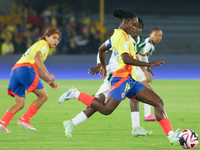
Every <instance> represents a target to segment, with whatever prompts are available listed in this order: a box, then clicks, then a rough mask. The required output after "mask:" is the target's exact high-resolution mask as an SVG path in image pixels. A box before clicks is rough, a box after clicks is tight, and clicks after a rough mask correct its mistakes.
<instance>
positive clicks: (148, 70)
mask: <svg viewBox="0 0 200 150" xmlns="http://www.w3.org/2000/svg"><path fill="white" fill-rule="evenodd" d="M147 72H149V74H151V75H152V77H153V79H155V74H154V72H153V70H151V68H150V67H147Z"/></svg>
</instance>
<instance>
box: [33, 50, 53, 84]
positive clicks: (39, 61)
mask: <svg viewBox="0 0 200 150" xmlns="http://www.w3.org/2000/svg"><path fill="white" fill-rule="evenodd" d="M41 57H42V52H41V51H37V52H36V53H35V56H34V60H35V62H36V64H37V65H38V67H39V68H40V69H41V70H42V71H43V72H44V73H45V75H46V76H47V77H49V79H50V80H52V81H54V80H55V77H54V75H53V74H51V73H49V72H48V70H47V68H46V67H45V65H44V63H43V62H42V59H41Z"/></svg>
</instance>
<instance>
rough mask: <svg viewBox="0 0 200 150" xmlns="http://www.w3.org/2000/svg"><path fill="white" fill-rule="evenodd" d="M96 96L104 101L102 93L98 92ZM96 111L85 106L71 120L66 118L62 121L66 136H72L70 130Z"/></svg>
mask: <svg viewBox="0 0 200 150" xmlns="http://www.w3.org/2000/svg"><path fill="white" fill-rule="evenodd" d="M98 98H99V99H100V100H102V101H103V102H104V101H105V96H104V94H99V96H98ZM95 112H96V110H95V109H93V108H90V107H86V108H85V110H84V111H82V112H80V113H79V114H78V115H76V116H75V117H74V118H73V119H71V120H66V121H63V126H64V128H65V135H66V136H67V137H72V130H73V128H74V127H75V126H77V125H78V124H80V123H82V122H84V121H86V120H87V119H88V118H89V117H91V116H92V115H93V114H94V113H95Z"/></svg>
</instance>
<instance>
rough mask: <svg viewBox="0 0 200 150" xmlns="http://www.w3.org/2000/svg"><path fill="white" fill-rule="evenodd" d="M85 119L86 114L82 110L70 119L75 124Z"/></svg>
mask: <svg viewBox="0 0 200 150" xmlns="http://www.w3.org/2000/svg"><path fill="white" fill-rule="evenodd" d="M85 120H87V116H86V115H85V113H84V112H81V113H79V114H78V115H77V116H76V117H74V118H73V119H72V120H71V121H72V123H73V124H74V125H75V126H76V125H78V124H79V123H82V122H83V121H85Z"/></svg>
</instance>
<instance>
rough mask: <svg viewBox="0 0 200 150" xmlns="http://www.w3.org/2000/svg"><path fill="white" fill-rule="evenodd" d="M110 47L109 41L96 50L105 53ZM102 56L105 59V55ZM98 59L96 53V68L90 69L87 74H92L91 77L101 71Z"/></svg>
mask: <svg viewBox="0 0 200 150" xmlns="http://www.w3.org/2000/svg"><path fill="white" fill-rule="evenodd" d="M110 47H111V42H110V40H107V41H105V42H104V43H103V44H102V45H101V46H100V47H99V48H98V50H100V49H101V50H103V51H107V50H109V48H110ZM103 55H104V56H103V57H105V53H103ZM99 57H100V56H99V52H98V54H97V66H95V67H92V68H90V69H89V72H88V74H90V73H92V75H94V74H95V75H96V74H97V73H99V71H100V69H101V61H100V58H99Z"/></svg>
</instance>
